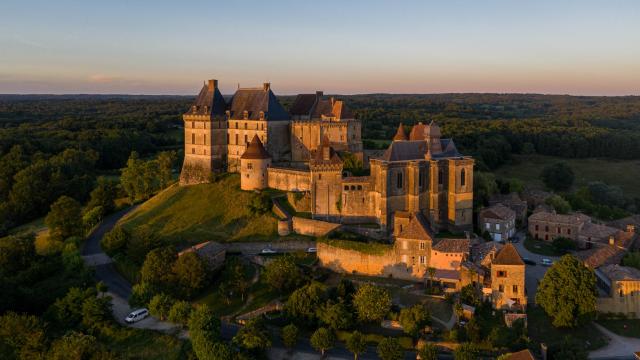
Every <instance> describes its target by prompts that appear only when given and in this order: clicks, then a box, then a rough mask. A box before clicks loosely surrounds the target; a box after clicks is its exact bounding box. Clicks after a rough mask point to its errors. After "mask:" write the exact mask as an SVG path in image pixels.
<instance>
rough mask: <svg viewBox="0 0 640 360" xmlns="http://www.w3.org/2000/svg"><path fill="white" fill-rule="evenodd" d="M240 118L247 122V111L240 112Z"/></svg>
mask: <svg viewBox="0 0 640 360" xmlns="http://www.w3.org/2000/svg"><path fill="white" fill-rule="evenodd" d="M242 118H243V119H245V120H247V119H248V118H249V112H248V111H247V110H245V111H243V112H242Z"/></svg>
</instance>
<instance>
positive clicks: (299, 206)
mask: <svg viewBox="0 0 640 360" xmlns="http://www.w3.org/2000/svg"><path fill="white" fill-rule="evenodd" d="M287 200H288V201H289V204H291V206H293V208H294V209H295V210H296V211H297V212H311V193H308V192H291V191H290V192H288V193H287Z"/></svg>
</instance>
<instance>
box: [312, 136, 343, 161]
mask: <svg viewBox="0 0 640 360" xmlns="http://www.w3.org/2000/svg"><path fill="white" fill-rule="evenodd" d="M327 148H328V149H329V154H328V155H329V157H328V158H325V149H327ZM311 163H313V164H314V165H320V164H335V165H337V164H342V159H340V156H338V153H336V152H335V150H333V148H332V147H331V145H330V142H329V138H328V137H327V135H325V136H323V137H322V143H321V144H320V147H318V149H317V150H316V151H315V154H314V156H313V157H312V159H311Z"/></svg>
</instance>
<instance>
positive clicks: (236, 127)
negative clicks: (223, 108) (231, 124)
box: [236, 121, 238, 129]
mask: <svg viewBox="0 0 640 360" xmlns="http://www.w3.org/2000/svg"><path fill="white" fill-rule="evenodd" d="M237 128H238V122H237V121H236V129H237Z"/></svg>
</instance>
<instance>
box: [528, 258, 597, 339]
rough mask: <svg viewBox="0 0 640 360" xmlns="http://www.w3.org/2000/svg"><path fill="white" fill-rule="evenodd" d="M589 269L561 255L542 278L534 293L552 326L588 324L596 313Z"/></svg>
mask: <svg viewBox="0 0 640 360" xmlns="http://www.w3.org/2000/svg"><path fill="white" fill-rule="evenodd" d="M596 297H597V291H596V278H595V275H594V273H593V270H591V269H589V268H587V267H586V266H584V264H583V263H582V262H581V261H580V260H578V259H577V258H575V257H574V256H572V255H564V256H563V257H562V258H560V260H559V261H558V262H557V263H555V264H554V265H553V266H552V267H551V268H550V269H549V270H548V271H547V273H546V274H545V275H544V277H543V278H542V281H540V285H539V286H538V290H537V292H536V303H537V304H539V305H540V306H542V308H543V309H544V310H545V312H546V313H547V315H549V317H551V319H552V320H553V325H554V326H556V327H574V326H577V325H580V324H584V323H585V322H587V321H589V320H590V319H591V318H592V317H593V315H594V314H595V311H596Z"/></svg>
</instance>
